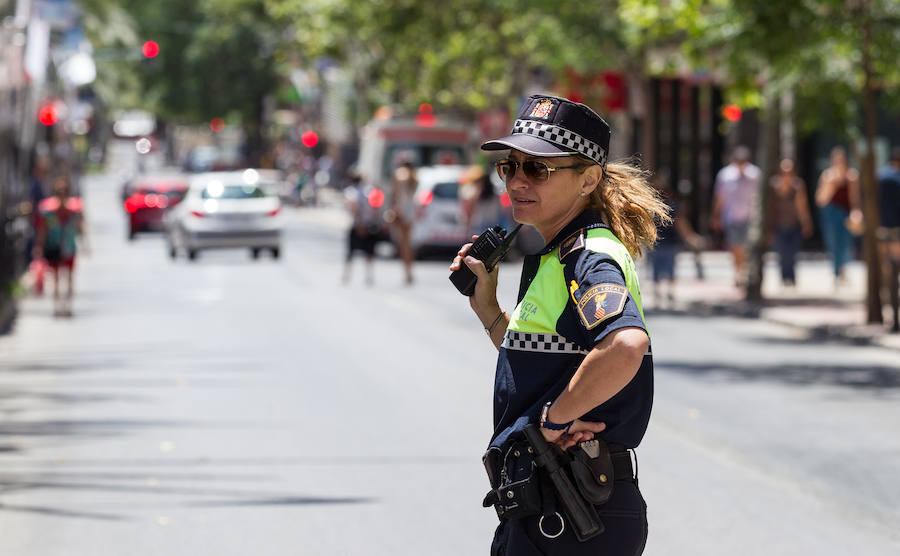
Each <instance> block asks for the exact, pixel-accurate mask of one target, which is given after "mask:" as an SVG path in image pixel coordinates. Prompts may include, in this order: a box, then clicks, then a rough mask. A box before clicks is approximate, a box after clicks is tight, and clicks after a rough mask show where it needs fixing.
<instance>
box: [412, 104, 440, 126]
mask: <svg viewBox="0 0 900 556" xmlns="http://www.w3.org/2000/svg"><path fill="white" fill-rule="evenodd" d="M436 123H437V116H435V115H434V108H433V107H432V106H431V105H430V104H428V103H427V102H423V103H422V104H420V105H419V114H418V115H417V116H416V125H418V126H422V127H434V125H435V124H436Z"/></svg>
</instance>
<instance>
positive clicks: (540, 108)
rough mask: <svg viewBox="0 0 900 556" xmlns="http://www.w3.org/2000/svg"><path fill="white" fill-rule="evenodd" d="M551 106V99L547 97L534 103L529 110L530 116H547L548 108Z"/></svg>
mask: <svg viewBox="0 0 900 556" xmlns="http://www.w3.org/2000/svg"><path fill="white" fill-rule="evenodd" d="M552 108H553V101H551V100H549V99H546V98H545V99H544V100H542V101H540V102H539V103H537V104H535V105H534V109H533V110H532V111H531V116H529V117H530V118H545V119H546V118H547V116H548V115H550V110H551V109H552Z"/></svg>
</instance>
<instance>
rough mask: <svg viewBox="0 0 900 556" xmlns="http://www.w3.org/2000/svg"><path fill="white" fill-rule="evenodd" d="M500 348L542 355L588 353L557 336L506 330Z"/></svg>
mask: <svg viewBox="0 0 900 556" xmlns="http://www.w3.org/2000/svg"><path fill="white" fill-rule="evenodd" d="M501 346H503V347H505V348H506V349H514V350H518V351H540V352H544V353H584V354H586V353H588V352H587V351H586V350H583V349H581V346H579V345H578V344H574V343H572V342H570V341H569V340H567V339H566V338H565V337H564V336H560V335H559V334H537V333H534V332H516V331H513V330H507V331H506V335H505V336H503V343H502V344H501Z"/></svg>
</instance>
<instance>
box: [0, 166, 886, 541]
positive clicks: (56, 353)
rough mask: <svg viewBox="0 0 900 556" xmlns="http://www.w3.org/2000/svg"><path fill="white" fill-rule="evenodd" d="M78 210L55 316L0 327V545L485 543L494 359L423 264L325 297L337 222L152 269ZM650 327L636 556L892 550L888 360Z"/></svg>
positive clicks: (506, 290)
mask: <svg viewBox="0 0 900 556" xmlns="http://www.w3.org/2000/svg"><path fill="white" fill-rule="evenodd" d="M85 197H86V207H87V211H88V219H89V221H90V242H91V244H92V245H91V247H92V252H91V254H90V257H87V258H83V259H82V260H80V261H79V269H78V283H77V288H78V295H77V299H76V303H75V306H74V311H75V316H74V317H73V318H72V319H55V318H53V317H52V315H51V306H50V302H49V299H46V298H44V299H33V298H30V299H25V300H23V303H22V310H21V314H20V318H19V320H18V322H17V325H16V328H15V330H14V331H13V333H12V334H11V335H8V336H5V337H0V554H3V555H28V556H44V555H54V556H55V555H62V554H65V555H73V556H81V555H84V556H94V555H107V554H109V555H120V554H129V555H134V556H141V555H160V554H166V555H188V554H190V555H194V554H216V555H243V554H254V555H270V554H271V555H281V554H315V555H318V554H366V555H382V554H383V555H397V554H404V555H405V554H410V555H413V554H414V555H421V554H428V555H432V554H434V555H444V554H446V555H451V554H452V555H460V554H485V553H487V548H488V545H489V542H490V537H491V534H492V530H493V528H494V526H495V525H496V517H495V516H494V515H493V512H492V511H491V510H485V509H482V508H481V507H480V502H481V498H482V496H483V494H484V492H485V490H486V486H487V480H486V478H485V476H484V472H483V469H482V467H481V461H480V458H481V454H482V452H483V449H484V446H485V444H486V442H487V440H488V437H489V435H490V419H491V417H490V415H491V388H492V384H493V361H494V357H495V355H494V353H495V352H494V350H493V347H492V346H491V345H490V344H489V343H488V341H487V340H486V338H485V336H484V333H483V331H482V330H481V327H480V325H479V323H478V321H477V319H476V318H475V317H474V316H473V315H472V314H470V312H469V311H468V307H467V303H466V302H465V300H464V299H463V298H462V297H460V296H459V295H458V294H457V293H455V291H454V290H453V289H452V287H451V286H450V284H449V282H448V281H447V270H446V264H447V263H446V261H437V260H434V261H426V262H421V263H419V264H418V265H417V268H416V282H415V284H414V285H413V286H412V287H405V286H403V285H402V282H403V276H402V271H401V268H400V265H399V263H398V262H397V261H395V260H392V259H389V258H380V259H379V260H378V261H377V262H376V273H375V274H376V283H375V285H374V286H371V287H367V286H365V285H364V284H363V276H362V272H361V267H359V266H357V267H356V268H355V270H356V272H355V274H354V277H353V280H352V282H351V283H350V284H349V285H346V286H345V285H342V284H341V283H340V271H341V264H342V260H343V256H344V235H343V228H344V226H345V223H346V220H345V217H344V216H343V215H341V214H340V212H338V211H335V210H332V209H327V208H307V209H291V210H288V211H286V213H287V214H286V215H285V218H286V220H287V231H286V235H285V246H284V249H283V251H284V252H283V258H282V260H279V261H275V260H272V259H271V258H268V257H265V256H263V257H262V258H261V259H260V260H258V261H252V260H251V259H250V256H249V253H248V252H247V251H244V250H239V251H221V252H208V253H206V252H205V253H202V254H201V256H200V258H199V259H198V260H197V261H196V262H188V261H186V260H185V259H183V258H182V259H179V260H177V261H175V262H172V261H170V260H169V259H168V258H167V255H166V252H165V249H164V245H163V242H162V240H161V238H160V237H158V236H153V235H147V236H139V237H138V239H137V240H136V241H135V242H132V243H129V242H128V241H127V240H126V237H125V220H124V216H123V214H122V212H121V210H120V208H119V207H118V205H117V200H118V184H117V183H116V182H115V180H114V179H113V178H111V177H109V176H106V177H96V178H93V179H91V180H90V181H88V182H87V184H86V188H85ZM357 264H361V263H357ZM518 271H519V268H518V265H517V264H516V263H514V262H512V263H507V264H505V265H504V266H503V268H502V270H501V294H500V296H501V303H502V304H503V306H504V307H507V308H512V303H513V301H514V296H515V292H516V282H517V280H518ZM647 317H648V321H649V325H650V328H651V332H652V339H653V344H654V346H653V348H654V349H653V351H654V354H655V357H656V364H657V369H656V398H655V406H654V413H653V418H652V420H651V424H650V428H649V430H648V433H647V436H646V438H645V440H644V443H643V444H642V446H641V447H640V448H639V450H638V457H639V462H640V477H641V479H640V481H641V488H642V490H643V491H644V495H645V498H646V499H647V502H648V505H649V508H650V509H649V520H650V539H649V542H648V546H647V550H646V552H645V554H649V555H666V554H672V555H698V554H700V555H706V554H709V555H721V554H735V555H757V554H766V555H777V554H784V555H797V554H816V555H830V554H834V555H838V554H841V555H843V554H847V553H858V554H866V555H882V554H883V555H889V554H896V553H898V551H900V529H898V527H897V523H900V478H898V475H897V473H896V469H897V468H898V464H900V435H897V434H896V430H895V429H896V427H897V424H898V423H900V403H898V402H900V364H898V361H897V354H896V352H895V351H888V350H884V349H881V348H875V347H859V346H850V345H843V344H837V343H823V342H821V341H813V340H809V339H808V338H806V337H805V335H803V334H802V333H801V332H800V331H798V330H796V329H792V328H785V327H779V326H775V325H772V324H768V323H765V322H761V321H755V320H744V319H732V318H718V317H716V318H713V317H701V316H696V315H690V314H685V313H679V312H664V313H663V312H653V311H648V315H647Z"/></svg>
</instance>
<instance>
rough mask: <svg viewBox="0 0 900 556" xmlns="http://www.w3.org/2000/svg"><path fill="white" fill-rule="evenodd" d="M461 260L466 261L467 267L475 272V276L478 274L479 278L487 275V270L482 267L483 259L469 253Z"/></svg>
mask: <svg viewBox="0 0 900 556" xmlns="http://www.w3.org/2000/svg"><path fill="white" fill-rule="evenodd" d="M463 261H464V262H465V263H466V266H467V267H469V268H470V269H472V272H474V273H475V276H478V277H479V278H481V277H482V276H487V274H488V271H487V269H486V268H485V267H484V262H483V261H479V260H478V259H476V258H475V257H473V256H471V255H467V256H466V257H465V258H464V259H463Z"/></svg>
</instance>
